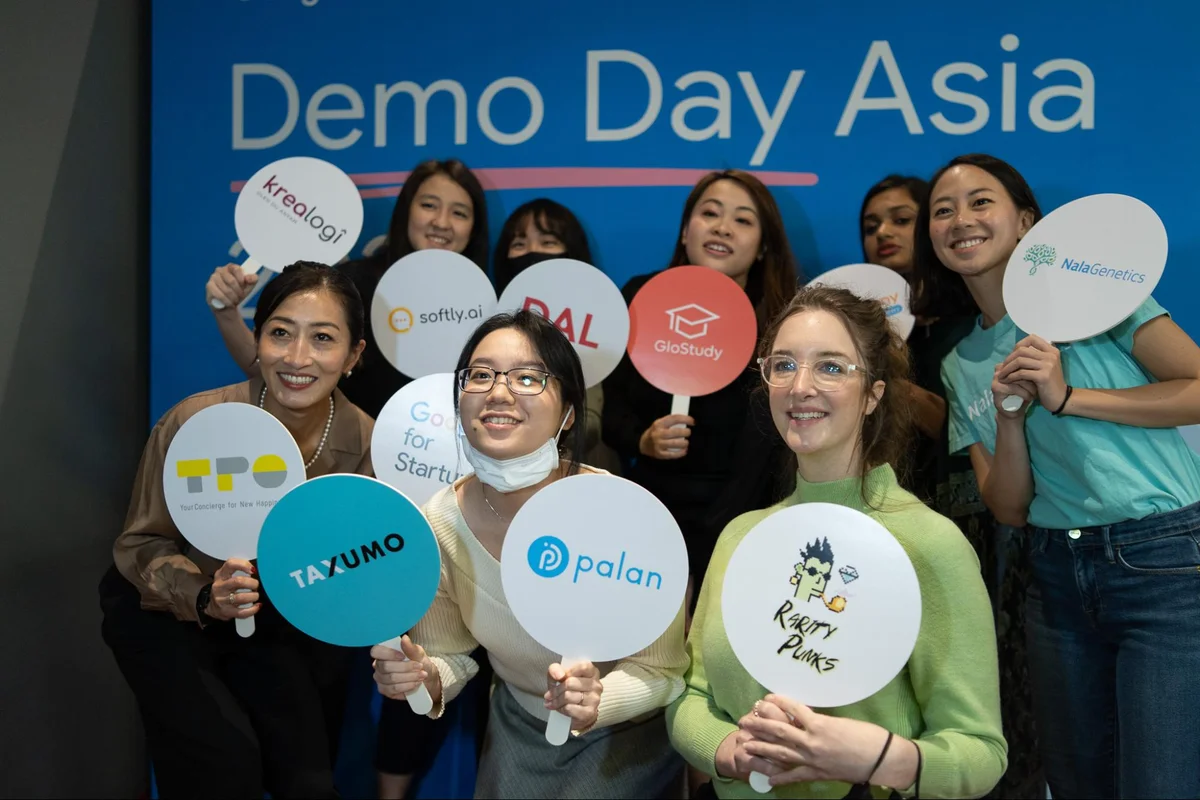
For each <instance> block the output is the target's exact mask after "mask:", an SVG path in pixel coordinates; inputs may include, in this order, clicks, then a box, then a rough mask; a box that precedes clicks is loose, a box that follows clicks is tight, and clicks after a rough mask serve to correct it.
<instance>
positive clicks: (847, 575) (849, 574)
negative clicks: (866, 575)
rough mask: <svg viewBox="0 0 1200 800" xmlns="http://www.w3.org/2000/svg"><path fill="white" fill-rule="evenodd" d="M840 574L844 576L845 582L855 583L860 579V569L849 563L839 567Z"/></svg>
mask: <svg viewBox="0 0 1200 800" xmlns="http://www.w3.org/2000/svg"><path fill="white" fill-rule="evenodd" d="M838 574H839V575H841V576H842V582H843V583H854V582H855V581H856V580H858V570H856V569H855V568H854V567H852V566H850V565H849V564H847V565H846V566H844V567H842V568H841V569H839V570H838Z"/></svg>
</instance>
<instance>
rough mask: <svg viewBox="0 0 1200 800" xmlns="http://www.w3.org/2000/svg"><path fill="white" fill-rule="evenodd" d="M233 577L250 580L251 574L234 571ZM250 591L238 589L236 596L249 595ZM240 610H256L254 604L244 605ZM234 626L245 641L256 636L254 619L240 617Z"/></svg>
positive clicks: (235, 592)
mask: <svg viewBox="0 0 1200 800" xmlns="http://www.w3.org/2000/svg"><path fill="white" fill-rule="evenodd" d="M233 577H235V578H249V577H250V573H249V572H245V571H243V570H240V569H239V570H234V573H233ZM249 591H250V590H249V589H237V590H235V591H234V594H247V593H249ZM238 608H254V604H253V603H242V604H241V605H240V606H238ZM233 626H234V627H235V628H236V629H237V633H238V636H240V637H242V638H243V639H248V638H250V637H251V636H253V635H254V617H238V618H237V619H235V620H234V622H233Z"/></svg>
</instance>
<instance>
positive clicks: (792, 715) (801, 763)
mask: <svg viewBox="0 0 1200 800" xmlns="http://www.w3.org/2000/svg"><path fill="white" fill-rule="evenodd" d="M756 705H757V711H758V714H757V715H755V714H753V713H751V714H747V715H746V716H745V717H742V719H741V720H740V721H739V723H738V726H739V727H740V728H741V729H742V730H743V731H745V732H746V733H748V734H750V736H751V737H752V738H751V739H750V741H748V742H747V743H746V745H745V749H746V752H747V753H749V754H750V755H752V756H756V757H757V758H759V759H765V760H768V761H771V762H773V763H775V764H778V765H779V766H780V767H781V769H778V770H776V774H773V775H771V776H770V778H771V785H772V786H783V785H786V784H789V783H801V782H804V781H845V782H846V783H862V782H864V781H867V780H868V779H869V778H870V777H871V776H869V775H868V774H867V773H868V772H870V771H871V769H872V767H874V766H875V761H876V760H877V759H878V758H879V753H880V752H881V751H882V750H883V745H884V743H885V742H886V741H887V737H888V732H887V731H886V730H884V729H883V728H881V727H879V726H878V725H875V724H873V723H870V722H862V721H860V720H856V719H847V718H844V717H829V716H825V715H824V714H818V713H817V712H815V711H813V710H812V709H810V708H809V707H808V706H805V705H801V704H800V703H797V702H796V701H794V700H792V699H790V698H787V697H783V696H781V695H776V694H769V695H767V696H766V698H765V699H763V700H762V701H761V702H759V703H757V704H756ZM895 746H896V745H895V743H893V744H892V747H895ZM890 749H891V748H889V751H890ZM914 780H915V777H914Z"/></svg>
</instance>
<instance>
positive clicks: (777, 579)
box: [721, 503, 921, 708]
mask: <svg viewBox="0 0 1200 800" xmlns="http://www.w3.org/2000/svg"><path fill="white" fill-rule="evenodd" d="M721 613H722V616H723V618H724V623H725V633H726V635H727V636H728V637H729V644H730V646H731V647H732V648H733V652H734V653H735V654H736V655H737V657H738V660H739V661H740V662H741V663H742V666H744V667H745V668H746V671H747V672H749V673H750V675H751V676H752V677H753V678H754V679H755V680H756V681H758V682H759V683H761V684H762V685H763V686H765V687H767V689H768V690H770V691H772V692H778V693H780V694H784V695H787V696H788V697H791V698H793V699H794V700H796V701H798V702H801V703H804V704H805V705H811V706H816V707H818V708H834V707H836V706H844V705H848V704H850V703H855V702H858V701H859V700H863V699H865V698H867V697H870V696H871V695H873V694H875V693H876V692H878V691H879V690H880V689H882V688H883V687H884V686H886V685H887V684H888V682H889V681H891V680H892V679H893V678H894V677H896V675H898V674H899V673H900V670H901V669H903V668H904V665H905V664H906V663H907V662H908V658H909V656H910V655H911V654H912V649H913V646H914V645H915V644H916V641H917V632H918V630H919V629H920V627H921V588H920V586H919V585H918V583H917V575H916V572H914V571H913V567H912V562H910V561H909V559H908V555H907V554H906V553H905V552H904V549H903V548H902V547H901V546H900V544H899V542H897V541H896V539H895V537H893V536H892V535H891V534H890V533H888V531H887V529H886V528H884V527H883V526H882V525H880V524H879V523H878V522H876V521H875V520H873V519H871V518H870V517H868V516H867V515H866V514H863V513H861V512H858V511H855V510H854V509H852V508H846V507H845V506H839V505H834V504H831V503H804V504H801V505H798V506H791V507H790V508H786V509H784V510H782V511H778V512H776V513H774V514H772V515H771V516H769V517H767V518H766V519H765V520H763V521H762V522H760V523H758V524H757V525H755V526H754V528H753V529H752V530H751V531H750V532H749V533H747V534H746V537H745V538H744V539H743V540H742V541H741V543H740V544H739V545H738V546H737V549H736V550H734V553H733V556H732V557H731V558H730V559H729V566H728V568H727V570H726V572H725V583H724V584H723V585H722V587H721Z"/></svg>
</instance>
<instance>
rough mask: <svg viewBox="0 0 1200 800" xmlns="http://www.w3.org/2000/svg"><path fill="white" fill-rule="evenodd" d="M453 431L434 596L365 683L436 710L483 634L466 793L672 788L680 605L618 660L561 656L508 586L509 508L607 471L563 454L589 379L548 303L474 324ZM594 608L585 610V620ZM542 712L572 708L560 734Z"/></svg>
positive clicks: (460, 370)
mask: <svg viewBox="0 0 1200 800" xmlns="http://www.w3.org/2000/svg"><path fill="white" fill-rule="evenodd" d="M457 380H458V384H457V387H456V388H457V391H456V392H455V399H454V402H455V407H456V409H457V410H458V417H459V421H460V424H461V428H462V432H461V433H460V434H459V436H460V440H461V442H462V446H463V450H464V453H465V455H466V458H467V461H468V462H469V463H470V465H471V466H472V467H473V468H474V473H473V474H471V475H469V476H467V477H465V478H462V479H460V480H458V481H457V482H455V483H454V485H452V486H448V487H446V488H445V489H443V490H442V491H441V492H439V493H438V494H436V495H434V496H433V498H432V499H431V500H430V501H429V502H428V503H427V504H426V506H425V508H424V513H425V516H426V518H427V519H428V520H429V522H430V524H431V525H432V526H433V530H434V533H436V534H437V538H438V543H439V545H440V547H441V552H442V577H441V584H440V586H439V587H438V593H437V597H436V598H435V600H434V603H433V606H432V608H430V610H429V612H428V613H427V614H426V615H425V617H424V618H423V619H422V620H421V622H419V623H418V624H417V626H416V627H415V628H414V629H413V631H412V634H411V637H407V636H406V637H405V638H404V640H403V649H404V656H406V657H407V660H404V658H403V657H402V656H401V655H400V654H399V653H396V652H395V651H393V650H390V649H389V648H386V647H376V648H373V649H372V651H371V654H372V656H373V657H374V658H375V659H376V662H375V681H376V683H378V684H379V689H380V691H381V692H382V693H383V694H384V695H385V696H387V697H393V698H399V697H401V696H403V695H406V694H408V693H409V692H411V691H413V690H414V689H416V688H417V687H418V686H420V685H421V684H424V685H425V687H426V688H427V689H428V690H429V694H430V696H431V697H432V698H433V703H434V710H433V711H432V712H431V713H430V716H431V717H433V718H438V717H440V716H441V715H442V714H443V713H444V712H445V709H446V704H447V703H449V702H451V701H453V700H454V698H455V697H457V696H458V694H459V693H460V692H461V691H462V689H463V686H464V685H465V684H466V683H467V682H468V681H470V680H471V679H472V678H473V677H475V675H476V673H477V672H478V670H479V664H478V662H477V661H476V660H475V659H474V658H472V657H471V653H472V651H474V650H475V649H476V648H477V647H479V646H482V647H483V648H484V649H485V650H486V651H487V657H488V660H489V661H490V662H491V665H492V668H493V670H494V671H495V675H496V679H497V680H496V685H495V687H494V690H493V691H492V696H491V712H490V714H489V718H488V730H487V734H486V736H485V739H484V746H483V754H482V757H481V759H480V764H479V774H478V778H477V781H476V786H475V796H476V797H498V798H508V797H548V798H549V797H554V798H558V797H562V798H571V797H611V798H625V797H664V796H669V795H670V793H671V792H672V790H678V789H681V788H682V782H681V781H682V768H683V763H682V761H681V760H680V759H679V758H678V756H677V755H676V754H675V753H674V751H673V750H672V749H671V746H670V743H669V742H668V740H667V735H666V729H665V727H664V725H663V717H662V715H663V708H664V707H665V706H666V705H667V704H669V703H670V702H671V701H672V700H674V699H675V698H676V697H678V696H679V693H680V692H681V691H682V690H683V672H684V669H685V668H686V667H687V656H686V655H685V654H684V648H683V616H682V614H680V616H679V617H677V618H676V620H675V622H674V624H672V626H671V627H670V628H669V629H668V630H667V631H666V632H665V633H664V634H663V635H662V636H661V637H659V639H658V640H657V641H655V642H654V643H653V644H652V645H650V646H649V647H647V648H646V649H645V650H642V651H641V652H638V653H635V654H634V655H632V656H630V657H629V658H626V659H622V660H621V661H618V662H613V663H602V664H593V663H591V662H583V663H578V664H575V665H573V666H571V667H570V668H569V669H566V668H564V667H563V665H561V664H559V663H557V661H558V655H557V654H555V653H552V652H550V651H549V650H547V649H546V648H545V647H543V646H542V645H540V644H538V642H537V641H535V640H534V639H533V638H532V637H531V636H530V635H529V634H528V633H526V632H525V631H524V630H523V629H522V628H521V625H520V624H519V623H518V622H517V620H516V618H515V617H514V615H513V612H512V610H511V609H510V608H509V606H508V603H507V601H506V600H505V598H504V590H503V586H502V584H501V578H500V553H501V550H502V548H503V546H504V537H505V534H506V533H507V531H508V526H509V524H510V523H511V521H512V519H513V516H514V515H515V514H516V513H517V512H518V511H519V510H520V508H521V507H522V506H523V505H524V504H525V503H526V502H527V501H528V500H529V498H531V497H532V496H533V495H534V494H536V493H537V492H538V490H539V489H541V488H542V487H544V486H548V485H550V484H551V483H553V482H554V481H556V480H559V479H561V478H565V477H568V476H570V475H576V474H580V473H588V472H594V473H602V472H603V471H602V470H597V469H595V468H592V467H588V466H585V465H583V464H580V463H579V461H578V457H577V456H576V455H570V456H569V457H568V458H566V459H564V458H562V457H561V456H560V451H559V446H560V439H561V438H562V437H563V436H566V437H567V438H568V440H569V446H568V447H566V448H565V449H566V450H568V451H569V452H570V453H571V454H578V453H581V452H583V447H582V445H583V441H584V430H583V428H584V426H583V425H582V424H577V422H578V421H580V420H582V419H583V418H584V417H585V416H586V400H585V396H586V388H585V384H584V380H583V368H582V366H581V365H580V363H579V357H578V355H576V353H575V350H574V348H573V347H572V345H571V343H570V342H569V341H568V340H567V338H566V336H564V335H563V333H562V331H560V330H559V329H558V328H556V327H555V326H554V325H553V324H552V323H551V322H549V321H548V320H546V319H545V318H544V317H542V316H540V315H538V314H536V313H533V312H529V311H518V312H516V313H514V314H500V315H497V316H495V317H492V318H491V319H490V320H488V321H486V322H484V323H483V325H481V326H480V327H479V329H478V330H476V331H475V333H474V334H473V335H472V336H471V339H470V340H469V341H468V342H467V344H466V346H465V347H464V348H463V351H462V355H461V357H460V358H459V361H458V367H457ZM587 614H588V609H585V608H581V609H579V616H580V624H586V622H587ZM551 711H559V712H561V713H563V714H565V715H567V716H568V717H570V718H571V728H572V732H573V733H574V734H575V735H573V736H572V737H571V738H570V739H568V741H567V743H566V744H564V745H562V746H561V747H550V746H548V745H547V744H546V742H545V728H546V721H547V720H548V719H549V715H550V712H551Z"/></svg>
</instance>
